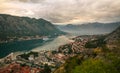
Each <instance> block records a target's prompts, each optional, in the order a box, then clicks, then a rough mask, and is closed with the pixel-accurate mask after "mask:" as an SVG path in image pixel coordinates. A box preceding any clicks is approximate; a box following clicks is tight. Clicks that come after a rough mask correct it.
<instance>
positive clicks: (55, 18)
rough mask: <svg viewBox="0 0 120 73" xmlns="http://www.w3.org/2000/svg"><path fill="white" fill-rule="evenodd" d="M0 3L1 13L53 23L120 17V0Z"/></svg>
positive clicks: (28, 0)
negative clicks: (41, 19)
mask: <svg viewBox="0 0 120 73" xmlns="http://www.w3.org/2000/svg"><path fill="white" fill-rule="evenodd" d="M0 4H1V5H0V13H5V14H12V15H18V16H29V17H35V18H44V19H47V20H49V21H51V22H53V23H61V24H67V23H84V22H96V21H98V22H113V21H119V19H120V0H116V1H115V0H1V1H0Z"/></svg>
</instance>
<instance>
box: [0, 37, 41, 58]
mask: <svg viewBox="0 0 120 73" xmlns="http://www.w3.org/2000/svg"><path fill="white" fill-rule="evenodd" d="M42 44H43V40H41V39H39V40H38V39H37V40H27V41H16V42H9V43H2V44H0V58H2V57H5V56H7V55H8V54H10V53H11V52H17V51H29V50H31V49H33V48H35V47H38V46H40V45H42Z"/></svg>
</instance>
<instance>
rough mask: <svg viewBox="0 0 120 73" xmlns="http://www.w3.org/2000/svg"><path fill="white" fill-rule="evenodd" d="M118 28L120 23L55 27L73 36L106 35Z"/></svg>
mask: <svg viewBox="0 0 120 73" xmlns="http://www.w3.org/2000/svg"><path fill="white" fill-rule="evenodd" d="M118 26H120V22H114V23H98V22H94V23H86V24H81V25H73V24H68V25H58V26H57V27H58V28H59V29H60V30H62V31H64V32H68V33H71V34H74V35H93V34H106V33H110V32H112V31H113V30H115V29H116V28H117V27H118Z"/></svg>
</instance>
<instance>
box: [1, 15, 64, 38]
mask: <svg viewBox="0 0 120 73" xmlns="http://www.w3.org/2000/svg"><path fill="white" fill-rule="evenodd" d="M61 33H63V32H61V31H60V30H59V29H57V28H56V27H55V26H54V25H53V24H52V23H51V22H49V21H46V20H44V19H42V18H41V19H35V18H29V17H18V16H11V15H5V14H0V39H1V40H2V39H6V38H9V37H21V36H35V35H39V36H44V35H55V34H61Z"/></svg>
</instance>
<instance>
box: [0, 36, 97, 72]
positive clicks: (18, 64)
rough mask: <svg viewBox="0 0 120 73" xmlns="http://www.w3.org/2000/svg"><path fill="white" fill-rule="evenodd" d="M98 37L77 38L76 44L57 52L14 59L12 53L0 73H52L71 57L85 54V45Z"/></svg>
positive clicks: (72, 43) (37, 53)
mask: <svg viewBox="0 0 120 73" xmlns="http://www.w3.org/2000/svg"><path fill="white" fill-rule="evenodd" d="M98 37H99V36H98V35H97V36H96V35H91V36H88V35H85V36H77V37H74V38H71V39H72V40H74V42H70V43H67V44H65V45H61V46H59V47H58V49H56V50H41V51H40V52H34V51H30V52H25V53H24V54H20V55H17V56H16V58H13V54H14V53H11V54H10V55H8V56H7V57H5V58H4V59H2V60H0V73H11V72H12V73H51V72H53V71H54V70H55V69H56V68H58V67H60V66H61V65H62V64H64V63H65V61H66V60H67V59H69V58H70V57H73V56H76V55H77V54H80V53H82V52H84V51H85V50H86V48H85V44H86V43H87V42H88V41H90V40H96V39H97V38H98Z"/></svg>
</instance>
